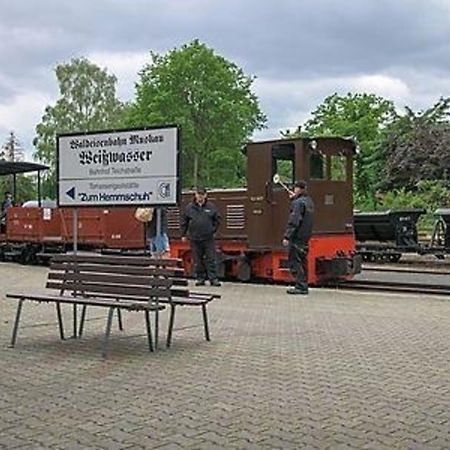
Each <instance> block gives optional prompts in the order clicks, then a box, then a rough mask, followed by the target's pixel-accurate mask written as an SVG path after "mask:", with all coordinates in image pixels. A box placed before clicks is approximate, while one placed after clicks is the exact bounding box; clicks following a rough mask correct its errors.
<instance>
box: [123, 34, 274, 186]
mask: <svg viewBox="0 0 450 450" xmlns="http://www.w3.org/2000/svg"><path fill="white" fill-rule="evenodd" d="M150 55H151V62H150V63H149V64H147V65H145V66H144V68H143V69H142V71H141V72H140V74H139V76H140V79H139V81H138V83H137V86H136V101H135V103H134V104H133V105H132V106H131V108H130V114H129V121H128V124H129V125H132V126H149V125H161V124H165V123H174V124H177V125H180V126H181V130H182V177H183V185H184V186H192V185H197V184H198V183H204V184H206V185H208V186H210V187H212V186H216V187H217V186H230V185H236V184H237V183H239V182H241V183H242V182H243V179H242V178H243V164H244V158H243V156H242V154H241V152H240V149H241V147H242V145H243V144H244V143H245V142H246V141H247V140H248V139H249V138H250V136H251V134H252V132H253V131H254V130H256V129H261V128H263V126H264V123H265V121H266V117H265V116H264V114H263V113H262V112H261V110H260V108H259V104H258V100H257V97H256V95H255V94H254V93H253V92H252V91H251V85H252V83H253V81H254V78H253V77H249V76H247V75H245V74H244V72H243V71H242V69H240V68H239V67H237V66H236V65H235V64H233V63H232V62H229V61H227V60H226V59H225V58H223V57H222V56H219V55H217V54H215V52H214V50H212V49H210V48H208V47H207V46H206V45H205V44H203V43H201V42H199V41H198V40H194V41H193V42H191V43H189V44H187V45H183V46H182V47H181V48H180V49H177V48H175V49H173V50H172V51H170V52H168V53H167V54H165V55H161V54H157V53H153V52H151V53H150Z"/></svg>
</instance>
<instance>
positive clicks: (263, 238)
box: [246, 142, 272, 251]
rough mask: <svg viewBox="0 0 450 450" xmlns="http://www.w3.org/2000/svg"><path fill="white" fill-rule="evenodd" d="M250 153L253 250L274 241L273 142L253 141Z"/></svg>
mask: <svg viewBox="0 0 450 450" xmlns="http://www.w3.org/2000/svg"><path fill="white" fill-rule="evenodd" d="M246 152H247V193H248V202H247V205H248V207H247V212H246V225H247V235H248V244H249V247H250V248H251V249H257V250H259V251H260V250H263V249H270V247H271V244H272V239H271V236H272V209H271V202H272V196H271V189H272V182H271V178H272V144H271V143H270V142H260V143H250V144H248V145H247V147H246Z"/></svg>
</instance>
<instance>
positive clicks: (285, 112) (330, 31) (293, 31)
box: [0, 0, 450, 129]
mask: <svg viewBox="0 0 450 450" xmlns="http://www.w3.org/2000/svg"><path fill="white" fill-rule="evenodd" d="M0 8H1V11H2V14H1V16H0V58H1V59H0V60H1V61H2V64H1V65H0V99H1V103H2V104H6V103H8V102H9V101H11V100H12V99H13V98H14V97H15V96H17V95H18V94H20V93H24V92H28V91H29V92H35V91H40V92H44V93H45V94H46V95H48V96H56V95H57V92H56V80H55V76H54V73H53V69H54V68H55V66H56V65H57V64H59V63H61V62H64V61H68V60H70V59H71V58H73V57H76V56H83V55H88V54H93V53H95V52H106V53H113V52H142V51H149V50H157V51H166V50H169V49H171V48H173V47H174V46H180V45H182V44H183V43H187V42H189V41H191V40H192V39H194V38H199V39H200V40H202V41H203V42H205V43H206V44H208V45H209V46H211V47H213V48H214V49H215V50H216V51H217V52H218V53H220V54H222V55H224V56H225V57H226V58H228V59H230V60H232V61H234V62H236V63H237V64H238V65H239V66H241V67H243V68H244V70H245V72H246V73H249V74H253V75H256V76H258V77H259V78H260V79H261V80H276V81H283V80H284V81H286V83H288V85H287V87H286V90H281V93H277V92H273V91H271V92H269V91H268V90H262V91H261V92H260V97H261V104H262V106H263V108H264V109H265V111H266V112H267V114H268V115H269V119H270V123H269V126H270V127H271V129H272V128H273V129H276V128H277V127H280V128H283V127H285V126H286V125H287V126H296V125H297V124H290V125H289V124H287V122H288V121H290V120H292V118H294V117H304V116H306V115H307V113H308V111H310V110H311V109H313V108H314V107H315V106H316V105H317V104H318V103H320V101H321V100H323V97H324V96H326V95H328V94H330V93H332V92H333V91H334V90H338V89H339V88H342V89H344V88H345V87H346V86H344V87H340V86H339V85H338V83H339V82H340V79H341V78H343V77H356V76H358V75H366V74H369V75H370V74H386V75H388V76H393V77H397V78H399V79H401V80H404V82H405V84H407V85H408V86H409V87H411V101H412V102H413V103H414V101H416V105H420V102H426V101H429V100H430V99H432V98H436V99H437V97H438V96H439V95H446V94H447V95H448V93H449V83H448V82H447V81H446V80H448V79H450V58H449V54H450V26H449V25H450V6H449V5H448V2H446V1H438V0H429V1H428V2H423V1H419V0H408V1H397V2H394V1H392V0H365V1H361V0H346V1H345V2H344V1H341V2H339V1H336V0H321V1H313V0H278V1H276V2H270V1H260V0H259V1H258V0H246V1H242V0H214V1H211V0H128V1H121V0H95V1H93V0H78V1H77V2H67V1H60V0H40V1H39V2H31V1H26V0H15V1H14V2H13V1H11V0H0ZM139 69H140V67H136V68H135V70H136V73H137V72H138V71H139ZM436 74H439V75H438V76H436ZM320 80H324V81H323V88H320V86H318V85H317V84H314V82H316V83H317V82H318V83H319V84H320ZM330 80H336V81H335V82H336V83H337V84H336V85H335V86H333V81H331V82H330ZM430 80H432V82H431V81H430ZM298 81H301V83H297V82H298ZM289 83H293V84H289ZM277 87H279V86H277ZM292 88H298V89H300V90H301V92H299V93H298V94H296V95H294V96H292V94H291V95H289V89H292ZM414 95H416V98H414ZM44 107H45V105H42V111H43V109H44ZM0 129H1V124H0Z"/></svg>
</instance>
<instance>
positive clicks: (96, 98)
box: [33, 58, 124, 197]
mask: <svg viewBox="0 0 450 450" xmlns="http://www.w3.org/2000/svg"><path fill="white" fill-rule="evenodd" d="M55 72H56V78H57V81H58V86H59V93H60V98H59V100H58V101H57V102H56V104H55V105H54V106H50V105H49V106H47V107H46V108H45V112H44V115H43V116H42V120H41V122H40V123H39V124H38V125H37V126H36V137H35V138H34V141H33V144H34V146H35V148H36V151H35V153H34V156H35V158H37V159H38V160H40V161H43V162H44V163H46V164H49V165H50V166H51V168H52V170H51V171H50V174H49V177H50V178H49V179H47V180H45V181H44V190H45V191H49V192H45V194H46V195H50V196H51V197H53V196H54V192H55V191H54V182H55V178H54V177H55V172H54V166H55V159H56V135H57V134H58V133H67V132H80V133H83V132H86V131H94V130H102V129H110V128H115V127H117V126H120V124H121V120H123V109H124V105H123V104H122V103H121V102H120V101H119V100H118V99H117V98H116V87H115V86H116V81H117V79H116V77H115V76H114V75H109V74H108V73H107V71H106V70H105V69H101V68H100V67H98V66H97V65H95V64H93V63H91V62H89V61H88V60H87V59H85V58H77V59H72V60H71V61H70V62H69V63H67V64H60V65H58V66H57V67H56V70H55Z"/></svg>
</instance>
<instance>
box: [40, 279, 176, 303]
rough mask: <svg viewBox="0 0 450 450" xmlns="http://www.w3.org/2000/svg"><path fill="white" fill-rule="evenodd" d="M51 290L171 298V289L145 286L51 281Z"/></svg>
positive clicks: (49, 284)
mask: <svg viewBox="0 0 450 450" xmlns="http://www.w3.org/2000/svg"><path fill="white" fill-rule="evenodd" d="M46 287H47V288H49V289H56V290H63V291H78V292H81V293H91V292H93V293H107V294H110V295H117V296H118V297H121V296H133V295H134V296H139V297H147V299H148V298H149V297H161V298H169V297H170V289H169V288H166V287H160V288H157V287H156V288H153V287H144V286H121V285H112V284H111V285H107V284H104V283H102V284H100V283H99V284H95V283H81V282H77V281H67V282H65V281H62V282H57V281H53V282H52V281H49V282H47V284H46Z"/></svg>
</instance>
